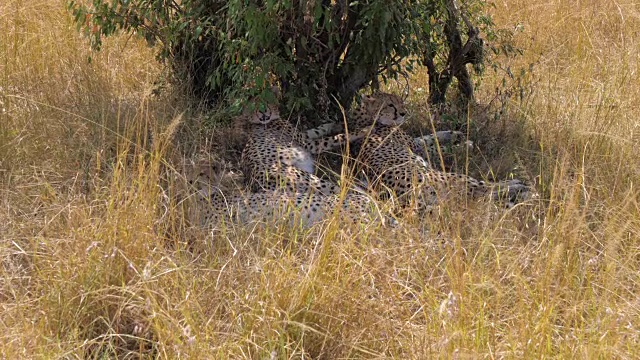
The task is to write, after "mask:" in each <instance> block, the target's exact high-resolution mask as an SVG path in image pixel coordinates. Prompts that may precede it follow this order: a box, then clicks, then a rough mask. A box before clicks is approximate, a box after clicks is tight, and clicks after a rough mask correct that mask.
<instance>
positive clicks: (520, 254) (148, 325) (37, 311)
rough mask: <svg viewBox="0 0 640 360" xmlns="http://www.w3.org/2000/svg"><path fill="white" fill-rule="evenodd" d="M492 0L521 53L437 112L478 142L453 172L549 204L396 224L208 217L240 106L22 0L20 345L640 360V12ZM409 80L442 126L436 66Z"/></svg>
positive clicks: (242, 353)
mask: <svg viewBox="0 0 640 360" xmlns="http://www.w3.org/2000/svg"><path fill="white" fill-rule="evenodd" d="M493 5H494V6H492V7H488V8H487V9H486V10H487V11H489V12H490V13H491V14H492V16H493V22H494V23H495V25H494V28H495V30H500V29H506V30H508V31H507V33H513V34H514V36H513V38H512V39H510V41H511V42H512V44H513V45H514V47H515V48H518V49H522V50H523V55H521V56H516V57H495V58H493V59H492V61H494V64H495V65H496V68H495V69H493V68H492V67H488V68H487V69H486V71H485V73H484V76H483V77H482V78H481V79H480V78H477V79H476V80H477V81H478V83H477V84H476V85H477V87H476V89H475V93H474V96H475V102H477V105H474V106H471V107H470V108H469V109H468V111H465V110H464V109H463V110H459V111H453V112H451V113H446V114H444V115H442V116H441V117H440V118H439V119H437V121H436V122H435V123H434V124H433V125H434V127H436V128H438V129H440V128H446V127H454V128H458V129H465V130H468V133H469V136H470V137H471V140H473V141H474V143H475V144H476V148H474V149H470V150H469V151H466V150H465V151H463V153H462V154H453V155H450V156H447V159H448V160H451V161H449V164H448V165H449V166H452V167H454V168H455V169H456V170H458V171H462V172H469V173H471V174H473V175H475V176H478V177H483V178H491V177H493V176H495V177H497V178H501V177H502V178H504V177H506V176H509V175H510V174H513V175H514V176H517V177H519V178H523V179H525V180H526V181H528V182H529V183H531V184H534V185H535V187H536V189H537V190H538V192H539V193H540V197H539V198H537V199H532V200H530V201H527V202H524V203H522V204H520V205H518V206H516V207H515V208H513V209H509V210H506V211H505V210H503V209H497V208H496V207H495V206H494V205H493V204H488V203H482V204H459V203H445V204H442V205H441V207H440V210H439V212H438V214H437V215H435V216H433V217H430V218H422V217H418V216H411V214H407V215H406V216H404V217H403V219H402V224H401V226H399V227H397V228H395V229H390V228H384V227H380V226H368V227H355V226H352V225H349V224H346V223H345V222H344V221H342V219H341V218H340V216H339V215H336V216H335V217H333V218H331V219H329V220H328V221H326V223H324V224H322V225H320V226H317V227H314V228H312V229H310V230H301V229H297V228H291V227H289V226H287V225H286V224H282V223H280V222H278V221H267V222H268V223H269V224H268V226H266V224H252V225H251V226H240V225H229V226H225V227H223V228H220V229H218V230H216V231H213V232H212V231H209V230H206V229H200V228H198V227H195V226H192V225H191V224H190V223H189V221H188V220H187V216H186V215H187V213H188V206H187V205H188V201H182V200H183V198H184V197H183V196H182V195H183V194H184V192H185V189H186V191H188V187H187V186H186V184H187V183H186V181H185V179H186V177H187V174H188V173H189V166H190V165H191V164H192V163H196V164H199V163H207V162H209V161H219V160H227V161H232V160H233V159H235V158H237V156H238V154H239V150H240V149H241V148H242V143H243V134H242V133H241V132H240V131H239V130H238V129H237V128H235V127H234V126H232V125H228V123H232V122H226V123H225V121H220V120H224V119H223V117H226V116H227V115H226V112H216V111H215V110H212V109H211V108H210V107H203V108H200V107H199V106H198V104H197V103H194V101H193V99H192V97H191V96H187V95H184V94H185V93H184V91H182V90H183V89H180V88H179V87H177V86H175V85H174V83H173V82H172V81H168V80H170V79H171V77H172V76H173V74H174V73H173V69H171V68H169V67H167V66H165V65H163V64H162V63H160V62H158V61H157V60H156V55H157V52H156V49H154V48H149V47H148V46H147V44H146V42H145V41H144V40H143V39H140V38H138V37H136V36H131V35H128V34H120V35H114V36H111V37H108V38H105V39H104V41H103V43H102V44H101V47H102V49H101V51H100V52H93V51H92V50H91V46H90V43H89V42H88V41H87V39H86V37H84V36H83V35H82V34H81V33H79V32H78V31H77V29H76V25H75V23H74V17H73V15H72V14H70V12H69V11H68V9H67V3H66V1H64V0H52V1H35V2H28V1H21V0H7V1H4V2H2V3H1V4H0V205H1V206H0V239H1V241H0V258H1V261H2V267H1V268H0V271H1V272H2V276H1V277H0V279H1V282H0V306H1V310H0V314H1V319H0V320H1V321H0V329H1V330H2V331H1V333H2V335H1V336H0V339H1V340H0V349H1V353H2V355H3V357H6V358H156V357H160V358H203V359H210V358H221V359H226V358H251V359H254V358H255V359H265V358H268V359H281V358H282V359H284V358H313V359H315V358H323V359H336V358H402V359H404V358H413V359H425V358H543V357H544V358H547V357H557V358H621V359H627V358H628V359H632V358H637V357H638V356H639V353H640V316H639V315H640V300H639V299H640V272H639V271H638V270H639V269H640V240H639V238H640V207H639V205H638V199H639V195H640V194H639V191H638V188H637V182H638V179H639V176H640V155H638V152H637V151H636V149H635V147H637V146H639V145H640V128H638V121H639V120H638V104H640V90H639V89H638V86H637V84H638V83H640V74H639V68H638V67H639V66H638V65H639V64H640V59H639V58H638V54H640V36H639V35H640V34H639V33H638V30H639V29H640V7H639V5H638V4H637V3H634V2H632V1H617V2H616V1H603V0H592V1H579V2H578V1H574V2H566V1H564V2H561V1H550V0H544V1H538V2H530V1H522V0H504V1H496V2H494V4H493ZM89 58H90V59H91V61H88V59H89ZM408 84H409V89H410V92H409V97H408V99H407V103H408V107H409V109H410V111H411V119H410V124H409V127H410V128H411V129H425V128H428V126H431V122H430V117H429V78H428V70H426V69H425V70H419V71H417V72H416V73H415V74H413V75H411V76H410V78H409V79H408ZM380 85H381V86H382V87H386V89H387V90H389V91H397V92H401V91H404V89H405V84H404V83H403V82H401V83H399V84H398V83H396V82H393V81H391V82H389V83H387V84H384V83H383V84H380ZM220 114H225V115H224V116H223V115H220ZM212 120H215V121H212ZM211 124H214V125H211ZM468 124H472V126H468Z"/></svg>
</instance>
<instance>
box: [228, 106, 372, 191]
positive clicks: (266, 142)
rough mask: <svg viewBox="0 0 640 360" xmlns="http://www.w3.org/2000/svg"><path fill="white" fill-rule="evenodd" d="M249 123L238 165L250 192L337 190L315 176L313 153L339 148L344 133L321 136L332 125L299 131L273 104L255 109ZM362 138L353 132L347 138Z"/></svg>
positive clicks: (331, 183)
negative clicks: (245, 142) (247, 138)
mask: <svg viewBox="0 0 640 360" xmlns="http://www.w3.org/2000/svg"><path fill="white" fill-rule="evenodd" d="M248 122H249V123H250V125H251V129H250V135H249V140H248V142H247V144H246V145H245V147H244V149H243V151H242V156H241V166H242V171H243V173H244V174H245V177H246V180H247V181H248V184H247V185H249V187H250V188H251V189H252V190H253V191H265V190H277V189H280V190H282V189H284V190H286V191H287V192H289V193H306V192H311V191H318V192H320V193H322V194H324V195H330V194H337V193H339V192H340V186H339V185H337V184H335V183H333V182H331V181H328V180H325V179H322V178H320V177H318V176H316V175H314V172H315V161H314V158H313V155H316V154H319V153H321V152H323V151H329V150H333V149H336V148H339V147H340V146H342V145H343V144H345V142H346V141H347V137H346V136H345V135H343V134H340V135H335V136H333V137H323V136H324V135H326V134H327V133H328V132H329V131H331V130H332V129H333V128H335V125H333V124H325V125H323V126H320V127H318V128H316V129H311V130H308V131H307V132H306V133H303V132H299V131H297V130H296V129H295V128H294V127H293V126H292V125H291V124H290V123H289V122H288V121H287V120H285V119H282V118H281V117H280V113H279V111H278V109H277V108H276V107H275V106H273V105H270V106H267V107H265V108H263V109H262V110H257V111H255V112H254V113H253V114H252V115H251V116H250V117H249V119H248ZM362 137H363V135H358V134H354V135H351V136H350V137H349V139H348V141H354V140H358V139H362Z"/></svg>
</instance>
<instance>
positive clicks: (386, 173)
mask: <svg viewBox="0 0 640 360" xmlns="http://www.w3.org/2000/svg"><path fill="white" fill-rule="evenodd" d="M405 115H406V110H405V108H404V105H403V103H402V100H401V99H400V98H399V97H398V96H396V95H393V94H386V93H377V94H374V95H373V96H366V97H364V98H363V101H362V104H361V106H360V107H359V108H357V109H356V110H355V111H354V112H353V114H352V118H351V119H350V120H351V122H352V125H351V126H353V127H355V128H356V129H360V128H363V127H366V126H370V125H371V124H373V126H372V127H370V131H369V132H368V135H367V136H366V138H365V139H364V140H363V143H362V145H361V149H360V154H359V157H358V159H359V163H360V164H361V166H362V168H363V171H364V173H365V174H366V175H367V177H368V178H369V180H370V181H371V183H372V185H373V186H374V188H385V189H387V190H391V191H392V192H394V193H395V194H396V195H398V196H403V197H405V198H406V196H404V195H407V194H414V195H417V196H419V198H420V200H421V204H422V205H431V204H435V203H436V202H437V198H438V196H440V197H442V196H446V195H447V193H448V192H449V190H451V189H458V190H462V189H464V190H465V192H466V194H467V195H469V196H470V197H472V198H480V197H485V196H491V198H492V199H494V200H500V199H505V198H506V199H508V200H509V201H515V200H516V199H517V198H518V197H519V196H521V195H522V194H524V193H525V191H526V187H525V186H524V185H523V184H522V183H521V182H520V181H518V180H512V181H505V182H498V183H492V182H485V181H480V180H476V179H474V178H472V177H470V176H466V175H463V174H456V173H447V172H441V171H437V170H435V169H433V168H432V167H431V166H430V165H429V164H428V163H427V162H426V161H425V160H424V158H422V157H421V156H419V155H417V154H419V153H420V152H421V146H420V145H421V144H420V142H419V141H416V140H414V139H412V138H411V137H409V135H408V134H407V133H406V132H404V131H403V130H402V129H401V128H400V127H399V125H401V124H402V123H403V122H404V121H405Z"/></svg>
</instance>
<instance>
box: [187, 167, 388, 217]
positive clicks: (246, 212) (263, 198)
mask: <svg viewBox="0 0 640 360" xmlns="http://www.w3.org/2000/svg"><path fill="white" fill-rule="evenodd" d="M234 177H235V174H234V173H233V172H231V171H228V170H226V169H224V166H221V165H220V164H214V166H212V167H203V168H201V169H200V171H199V172H197V175H196V176H191V179H190V181H189V183H190V185H191V186H192V189H194V190H195V192H194V193H193V200H195V202H194V203H192V204H193V205H195V206H193V207H192V209H191V212H190V216H189V217H190V218H191V220H192V221H194V222H195V223H196V224H198V225H199V226H202V227H205V228H213V227H216V226H219V225H220V224H222V223H230V222H233V223H241V224H247V223H249V222H253V221H257V220H277V219H286V220H287V221H288V223H289V224H291V225H294V226H297V225H300V226H302V228H305V229H306V228H310V227H311V226H313V225H315V224H317V223H319V222H321V221H323V220H325V219H327V217H328V216H330V215H331V214H332V212H333V211H334V210H335V209H337V208H340V207H341V211H342V213H341V217H343V218H346V219H347V220H351V221H352V222H353V223H358V224H367V223H381V224H382V225H391V226H394V225H395V224H396V222H395V220H394V219H393V217H391V216H390V215H386V214H385V213H384V209H380V208H378V207H377V204H376V203H375V202H374V201H373V200H372V199H371V197H370V196H368V195H367V194H365V193H346V194H343V195H342V196H341V195H340V194H332V195H323V194H321V193H317V194H313V193H300V192H296V193H291V192H283V191H279V190H266V191H261V192H248V193H245V192H242V191H241V190H240V189H238V187H237V186H235V182H236V181H237V179H234Z"/></svg>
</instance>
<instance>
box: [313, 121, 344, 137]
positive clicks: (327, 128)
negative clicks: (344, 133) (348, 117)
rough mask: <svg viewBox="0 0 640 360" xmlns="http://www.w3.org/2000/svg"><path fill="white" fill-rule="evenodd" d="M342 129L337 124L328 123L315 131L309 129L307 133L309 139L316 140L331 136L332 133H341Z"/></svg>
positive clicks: (314, 129)
mask: <svg viewBox="0 0 640 360" xmlns="http://www.w3.org/2000/svg"><path fill="white" fill-rule="evenodd" d="M341 130H342V127H341V126H339V125H338V124H336V123H326V124H322V125H320V126H318V127H315V128H313V129H309V130H307V131H306V132H305V134H306V136H307V139H309V140H315V139H319V138H322V137H325V136H327V135H329V134H330V133H332V132H337V131H341Z"/></svg>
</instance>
